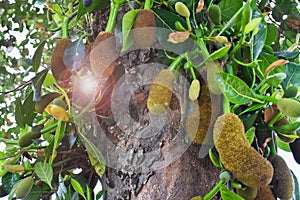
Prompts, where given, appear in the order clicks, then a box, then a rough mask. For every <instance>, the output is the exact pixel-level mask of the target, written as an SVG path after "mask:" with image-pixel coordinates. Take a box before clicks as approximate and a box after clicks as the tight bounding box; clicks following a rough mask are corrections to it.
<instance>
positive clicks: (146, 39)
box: [132, 10, 157, 49]
mask: <svg viewBox="0 0 300 200" xmlns="http://www.w3.org/2000/svg"><path fill="white" fill-rule="evenodd" d="M155 27H156V21H155V16H154V14H153V11H151V10H141V11H140V12H139V13H138V14H137V16H136V18H135V22H134V25H133V29H135V30H133V32H132V34H133V38H134V41H135V44H136V45H137V47H138V48H141V49H148V48H150V47H151V46H152V45H153V44H154V42H155V41H156V34H157V33H156V28H155Z"/></svg>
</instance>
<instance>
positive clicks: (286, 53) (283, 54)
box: [274, 50, 300, 60]
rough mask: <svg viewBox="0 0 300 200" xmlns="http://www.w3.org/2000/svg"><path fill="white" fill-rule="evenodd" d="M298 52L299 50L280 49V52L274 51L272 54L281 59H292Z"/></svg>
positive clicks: (297, 55)
mask: <svg viewBox="0 0 300 200" xmlns="http://www.w3.org/2000/svg"><path fill="white" fill-rule="evenodd" d="M299 54H300V52H299V51H293V52H290V51H286V50H285V51H281V52H274V56H277V57H279V58H282V59H286V60H292V59H296V58H297V57H299Z"/></svg>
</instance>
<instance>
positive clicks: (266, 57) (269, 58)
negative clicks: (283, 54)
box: [258, 53, 285, 79]
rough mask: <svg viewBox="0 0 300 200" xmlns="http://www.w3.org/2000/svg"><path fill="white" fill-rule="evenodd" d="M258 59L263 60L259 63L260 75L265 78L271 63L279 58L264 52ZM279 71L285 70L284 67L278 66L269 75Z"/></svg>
mask: <svg viewBox="0 0 300 200" xmlns="http://www.w3.org/2000/svg"><path fill="white" fill-rule="evenodd" d="M258 59H259V60H261V62H260V64H259V69H258V71H259V73H258V75H259V77H260V78H261V79H264V78H265V76H264V73H265V71H266V69H267V68H268V66H269V65H271V64H272V63H273V62H275V61H276V60H278V58H277V57H275V56H273V55H270V54H266V53H263V54H261V55H259V57H258ZM279 72H285V69H284V67H276V68H275V69H273V70H272V71H271V72H270V73H269V75H272V74H274V73H279Z"/></svg>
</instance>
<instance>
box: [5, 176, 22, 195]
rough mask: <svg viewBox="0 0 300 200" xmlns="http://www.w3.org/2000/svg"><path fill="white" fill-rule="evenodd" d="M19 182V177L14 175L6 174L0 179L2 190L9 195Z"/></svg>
mask: <svg viewBox="0 0 300 200" xmlns="http://www.w3.org/2000/svg"><path fill="white" fill-rule="evenodd" d="M19 180H20V175H19V174H16V173H9V172H8V173H6V174H5V175H4V176H3V177H2V179H1V182H2V188H3V189H4V190H5V191H6V192H7V193H8V194H9V193H10V192H11V190H12V188H13V187H14V185H15V184H16V183H17V182H18V181H19Z"/></svg>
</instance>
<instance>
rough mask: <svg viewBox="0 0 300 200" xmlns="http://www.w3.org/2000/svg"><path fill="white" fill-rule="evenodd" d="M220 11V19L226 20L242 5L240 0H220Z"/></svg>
mask: <svg viewBox="0 0 300 200" xmlns="http://www.w3.org/2000/svg"><path fill="white" fill-rule="evenodd" d="M218 6H219V7H220V9H221V11H222V20H223V21H228V20H230V19H231V17H233V16H234V14H236V13H237V11H238V10H239V9H240V8H241V7H242V6H243V1H242V0H221V1H220V3H219V4H218Z"/></svg>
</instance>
